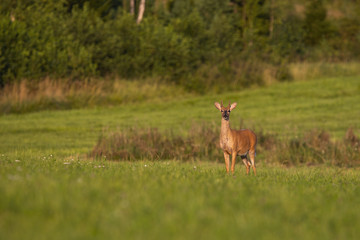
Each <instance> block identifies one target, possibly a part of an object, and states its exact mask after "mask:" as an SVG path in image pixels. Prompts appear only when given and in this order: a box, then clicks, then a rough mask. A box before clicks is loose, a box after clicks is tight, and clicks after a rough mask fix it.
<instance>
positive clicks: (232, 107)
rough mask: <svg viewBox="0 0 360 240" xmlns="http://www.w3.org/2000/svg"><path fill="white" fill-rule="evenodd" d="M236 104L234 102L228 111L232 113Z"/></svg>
mask: <svg viewBox="0 0 360 240" xmlns="http://www.w3.org/2000/svg"><path fill="white" fill-rule="evenodd" d="M236 105H237V103H236V102H234V103H233V104H231V105H230V111H232V110H233V109H234V108H235V107H236Z"/></svg>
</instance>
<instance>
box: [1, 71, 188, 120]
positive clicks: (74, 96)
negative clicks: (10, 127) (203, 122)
mask: <svg viewBox="0 0 360 240" xmlns="http://www.w3.org/2000/svg"><path fill="white" fill-rule="evenodd" d="M187 94H188V93H186V92H185V91H184V90H183V89H182V88H180V87H176V86H174V85H171V84H163V83H161V82H160V80H157V79H151V82H150V81H147V80H134V81H126V80H121V79H115V80H112V79H91V80H88V81H81V82H76V81H75V82H74V81H71V80H64V79H50V78H45V79H43V80H41V81H39V82H34V81H27V80H23V81H20V82H17V83H14V84H10V85H6V86H5V87H4V88H3V89H0V112H2V113H5V114H6V113H26V112H32V111H39V110H58V109H73V108H84V107H93V106H105V105H107V106H109V105H118V104H122V103H134V102H141V101H146V100H156V99H163V100H164V99H168V98H172V97H173V96H179V95H183V96H184V95H187Z"/></svg>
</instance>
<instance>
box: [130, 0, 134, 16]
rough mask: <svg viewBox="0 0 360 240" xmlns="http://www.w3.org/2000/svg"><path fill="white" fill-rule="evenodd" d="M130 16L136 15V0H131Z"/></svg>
mask: <svg viewBox="0 0 360 240" xmlns="http://www.w3.org/2000/svg"><path fill="white" fill-rule="evenodd" d="M130 14H131V15H134V14H135V0H130Z"/></svg>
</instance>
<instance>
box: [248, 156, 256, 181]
mask: <svg viewBox="0 0 360 240" xmlns="http://www.w3.org/2000/svg"><path fill="white" fill-rule="evenodd" d="M249 156H250V161H251V167H252V169H253V172H254V175H255V176H256V167H255V151H250V152H249Z"/></svg>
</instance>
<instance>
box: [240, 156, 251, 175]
mask: <svg viewBox="0 0 360 240" xmlns="http://www.w3.org/2000/svg"><path fill="white" fill-rule="evenodd" d="M241 159H242V161H243V163H244V164H245V167H246V174H249V170H250V166H249V163H248V160H247V156H241Z"/></svg>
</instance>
